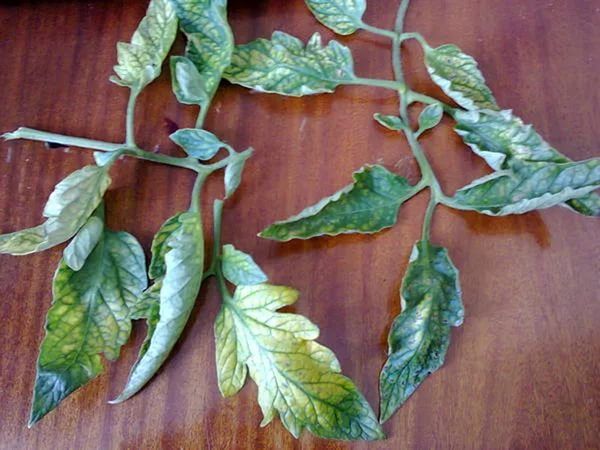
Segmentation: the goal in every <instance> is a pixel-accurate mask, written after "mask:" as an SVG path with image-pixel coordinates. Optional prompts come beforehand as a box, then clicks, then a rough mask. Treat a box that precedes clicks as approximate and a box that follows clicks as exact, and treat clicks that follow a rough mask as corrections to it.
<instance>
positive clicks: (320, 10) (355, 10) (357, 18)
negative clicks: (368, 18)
mask: <svg viewBox="0 0 600 450" xmlns="http://www.w3.org/2000/svg"><path fill="white" fill-rule="evenodd" d="M306 5H307V6H308V8H309V9H310V10H311V11H312V13H313V14H314V16H315V17H316V18H317V20H318V21H319V22H321V23H322V24H323V25H325V26H326V27H328V28H330V29H332V30H333V31H335V32H336V33H337V34H342V35H347V34H352V33H354V32H355V31H356V30H358V29H359V28H360V27H361V25H362V16H363V14H364V13H365V10H366V9H367V2H366V0H306Z"/></svg>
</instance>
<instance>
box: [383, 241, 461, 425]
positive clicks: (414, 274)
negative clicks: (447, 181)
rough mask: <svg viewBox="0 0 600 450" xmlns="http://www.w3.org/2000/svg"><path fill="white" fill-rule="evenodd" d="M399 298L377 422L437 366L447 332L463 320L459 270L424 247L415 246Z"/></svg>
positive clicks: (441, 254) (438, 252)
mask: <svg viewBox="0 0 600 450" xmlns="http://www.w3.org/2000/svg"><path fill="white" fill-rule="evenodd" d="M401 294H402V313H401V314H400V315H399V316H398V317H396V319H395V320H394V323H393V324H392V328H391V330H390V334H389V337H388V342H389V350H388V360H387V361H386V363H385V365H384V366H383V369H382V370H381V375H380V395H381V411H380V421H381V422H384V421H386V420H387V419H389V418H390V416H391V415H392V414H393V413H394V412H395V411H396V410H397V409H398V408H399V407H400V406H401V405H402V404H403V403H404V402H405V401H406V399H408V397H409V396H410V395H411V394H412V393H413V392H414V391H415V390H416V388H417V387H418V386H419V385H420V384H421V383H422V382H423V380H424V379H425V378H426V377H427V376H428V375H429V374H431V373H433V372H435V371H436V370H437V369H439V368H440V367H441V366H442V364H443V363H444V358H445V356H446V350H447V349H448V345H449V343H450V327H458V326H460V325H461V324H462V322H463V318H464V308H463V304H462V300H461V289H460V283H459V278H458V270H457V269H456V267H455V266H454V265H453V264H452V261H451V260H450V258H449V257H448V252H447V250H446V249H443V248H441V247H435V246H432V245H431V243H429V242H428V241H420V242H417V243H416V245H415V246H414V248H413V252H412V255H411V257H410V263H409V266H408V270H407V272H406V276H405V277H404V280H403V282H402V288H401Z"/></svg>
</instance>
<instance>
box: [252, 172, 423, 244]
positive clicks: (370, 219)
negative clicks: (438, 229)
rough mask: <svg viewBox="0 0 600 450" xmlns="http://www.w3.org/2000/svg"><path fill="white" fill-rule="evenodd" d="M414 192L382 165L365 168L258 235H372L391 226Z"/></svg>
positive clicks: (285, 237)
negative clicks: (343, 183) (352, 180)
mask: <svg viewBox="0 0 600 450" xmlns="http://www.w3.org/2000/svg"><path fill="white" fill-rule="evenodd" d="M417 192H418V189H417V188H416V187H415V186H411V185H410V184H409V183H408V180H407V179H406V178H404V177H401V176H399V175H396V174H395V173H392V172H390V171H388V170H387V169H386V168H384V167H382V166H377V165H375V166H365V167H363V168H362V169H360V170H359V171H357V172H355V173H354V183H353V184H350V185H348V186H346V187H345V188H343V189H341V190H340V191H338V192H336V193H335V194H333V195H331V196H329V197H325V198H324V199H322V200H321V201H319V202H318V203H316V204H315V205H313V206H310V207H308V208H306V209H305V210H304V211H302V212H301V213H300V214H298V215H295V216H292V217H290V218H289V219H287V220H284V221H281V222H275V223H274V224H273V225H271V226H269V227H268V228H266V229H265V230H263V231H262V232H261V233H260V236H261V237H264V238H268V239H274V240H277V241H289V240H290V239H309V238H312V237H315V236H323V235H328V236H335V235H338V234H342V233H376V232H378V231H381V230H383V229H384V228H389V227H391V226H392V225H394V224H395V223H396V220H397V216H398V211H399V209H400V206H401V205H402V203H404V202H405V201H406V200H408V199H409V198H411V197H412V196H413V195H415V194H416V193H417Z"/></svg>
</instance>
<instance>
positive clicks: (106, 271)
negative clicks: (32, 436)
mask: <svg viewBox="0 0 600 450" xmlns="http://www.w3.org/2000/svg"><path fill="white" fill-rule="evenodd" d="M146 284H147V279H146V267H145V260H144V252H143V250H142V248H141V246H140V244H139V243H138V242H137V240H136V239H135V238H134V237H133V236H131V235H130V234H128V233H124V232H118V233H117V232H114V231H109V230H105V231H104V233H103V234H102V237H101V238H100V240H99V242H98V244H97V245H96V246H95V248H94V250H93V251H92V252H91V254H90V255H89V257H88V258H87V259H86V260H85V263H84V264H83V266H82V267H81V269H80V270H79V271H74V270H72V269H70V268H69V267H68V266H67V264H66V262H65V261H64V260H62V261H61V262H60V265H59V267H58V270H57V272H56V275H55V276H54V282H53V288H52V291H53V297H54V299H53V302H52V306H51V308H50V310H49V311H48V317H47V321H46V337H45V338H44V341H43V342H42V346H41V350H40V356H39V359H38V367H37V376H36V380H35V387H34V399H33V405H32V410H31V419H30V425H33V424H34V423H36V422H37V421H38V420H40V419H41V418H42V417H43V416H44V415H46V414H47V413H48V412H50V411H51V410H53V409H54V408H56V407H57V406H58V404H59V403H60V402H61V401H62V400H63V399H64V398H65V397H67V396H68V395H69V394H70V393H72V392H73V391H74V390H76V389H78V388H79V387H81V386H83V385H84V384H86V383H87V382H88V381H90V380H91V379H92V378H94V377H96V376H97V375H98V374H100V373H101V372H102V362H101V359H100V353H104V355H105V356H106V357H107V358H108V359H111V360H114V359H116V358H117V357H118V356H119V350H120V348H121V346H122V345H123V344H124V343H125V342H126V341H127V339H128V337H129V334H130V332H131V318H132V317H131V314H130V312H131V310H132V309H135V308H136V303H137V302H138V298H139V296H140V294H141V293H142V291H143V290H144V289H145V288H146Z"/></svg>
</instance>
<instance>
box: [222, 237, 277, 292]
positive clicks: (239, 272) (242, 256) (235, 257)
mask: <svg viewBox="0 0 600 450" xmlns="http://www.w3.org/2000/svg"><path fill="white" fill-rule="evenodd" d="M221 266H222V269H223V275H224V276H225V278H227V280H229V281H230V282H231V283H233V284H235V285H236V286H237V285H248V286H250V285H253V284H259V283H264V282H266V281H267V276H266V275H265V273H264V272H263V271H262V269H261V268H260V267H259V266H258V264H256V263H255V262H254V259H252V256H250V255H248V254H247V253H244V252H242V251H240V250H238V249H236V248H235V247H234V246H233V245H231V244H226V245H224V246H223V251H222V254H221Z"/></svg>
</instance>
